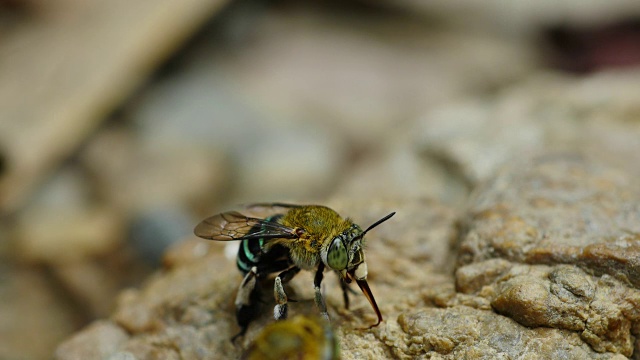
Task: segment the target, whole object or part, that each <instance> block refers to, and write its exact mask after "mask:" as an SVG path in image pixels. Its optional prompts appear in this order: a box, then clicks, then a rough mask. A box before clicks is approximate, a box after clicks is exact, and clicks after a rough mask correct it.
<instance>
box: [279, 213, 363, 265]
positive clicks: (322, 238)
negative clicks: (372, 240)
mask: <svg viewBox="0 0 640 360" xmlns="http://www.w3.org/2000/svg"><path fill="white" fill-rule="evenodd" d="M282 224H283V225H285V226H288V227H291V228H294V229H295V228H299V229H304V233H303V234H302V235H301V236H300V239H297V240H294V241H289V242H288V243H286V246H287V247H288V248H289V250H290V253H291V257H292V259H293V260H294V262H296V263H297V264H298V266H300V267H302V268H306V269H310V268H314V267H315V266H316V265H317V264H318V263H319V262H320V251H321V250H322V248H323V247H325V246H328V245H329V243H330V242H331V240H332V239H333V238H334V237H336V236H338V235H339V234H340V233H342V232H343V231H346V230H347V229H349V228H350V227H351V225H353V222H352V221H351V220H350V219H345V218H342V217H341V216H340V215H339V214H338V213H337V212H335V211H334V210H332V209H330V208H328V207H326V206H318V205H309V206H301V207H299V208H293V209H291V210H290V211H289V212H287V213H286V214H285V216H284V217H283V218H282Z"/></svg>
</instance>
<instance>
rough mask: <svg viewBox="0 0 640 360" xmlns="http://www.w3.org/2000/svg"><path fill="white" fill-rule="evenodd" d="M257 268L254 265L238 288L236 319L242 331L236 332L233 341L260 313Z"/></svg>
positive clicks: (242, 333)
mask: <svg viewBox="0 0 640 360" xmlns="http://www.w3.org/2000/svg"><path fill="white" fill-rule="evenodd" d="M257 278H258V274H257V268H256V267H255V266H254V267H252V268H251V270H249V272H248V273H247V275H245V277H244V279H242V282H241V283H240V287H239V288H238V294H237V295H236V302H235V304H236V321H237V322H238V326H240V332H239V333H238V334H236V335H235V336H234V337H233V338H231V341H234V340H235V339H236V338H238V337H239V336H242V335H244V333H245V332H246V331H247V328H248V327H249V323H250V322H251V321H252V320H253V319H255V317H256V316H257V315H258V313H259V310H260V309H259V307H260V305H259V304H258V298H259V294H258V288H259V287H256V283H257V281H258V279H257Z"/></svg>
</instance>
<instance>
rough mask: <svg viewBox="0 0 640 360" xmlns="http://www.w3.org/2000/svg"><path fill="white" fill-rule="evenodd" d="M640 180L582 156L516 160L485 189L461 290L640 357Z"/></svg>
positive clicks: (472, 218) (479, 193) (479, 196)
mask: <svg viewBox="0 0 640 360" xmlns="http://www.w3.org/2000/svg"><path fill="white" fill-rule="evenodd" d="M638 189H640V187H639V186H638V185H637V183H636V179H634V178H631V177H629V176H628V175H626V174H625V173H622V172H619V171H616V170H614V169H611V168H609V167H606V166H603V165H599V164H598V163H595V162H592V161H589V160H588V159H586V158H584V157H581V156H558V155H547V156H544V157H540V158H537V159H536V160H533V161H530V162H519V163H514V164H512V165H510V166H507V167H506V168H505V169H503V171H501V172H500V173H499V174H498V175H497V176H496V177H495V178H494V179H492V180H491V181H489V182H487V183H486V184H485V185H484V186H481V187H480V188H478V189H476V193H475V195H476V196H475V197H474V198H473V199H472V200H471V203H470V206H469V212H468V218H467V219H466V221H465V225H464V227H465V228H466V232H465V234H464V235H463V241H462V243H461V245H460V254H459V263H460V264H461V267H459V268H458V269H457V271H456V276H457V285H458V290H460V291H461V292H463V293H466V294H477V295H479V296H482V297H485V298H487V299H489V300H490V301H491V306H492V307H493V308H494V309H495V310H496V311H497V312H499V313H501V314H504V315H507V316H509V317H511V318H513V319H514V320H516V321H518V322H519V323H521V324H523V325H526V326H529V327H552V328H557V329H564V330H571V331H575V332H576V333H577V334H579V335H580V338H581V339H583V340H584V341H585V342H586V343H588V344H589V345H590V346H591V347H592V348H593V349H594V350H596V351H598V352H602V353H604V352H611V353H619V354H623V355H625V356H631V355H632V354H633V350H634V346H637V345H635V342H636V340H635V338H636V336H638V326H639V325H638V324H639V322H640V316H639V315H640V311H639V310H638V309H640V307H639V305H640V290H639V289H638V288H639V287H640V283H639V282H638V281H639V280H638V279H640V273H639V272H638V271H639V269H640V268H639V266H638V265H639V260H638V259H639V256H640V253H639V252H638V250H639V249H640V248H639V247H638V234H640V227H638V226H639V225H638V224H640V207H638V203H639V201H640V192H639V191H638Z"/></svg>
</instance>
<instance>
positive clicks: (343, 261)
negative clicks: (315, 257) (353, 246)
mask: <svg viewBox="0 0 640 360" xmlns="http://www.w3.org/2000/svg"><path fill="white" fill-rule="evenodd" d="M348 260H349V259H348V257H347V248H346V247H345V246H344V243H343V242H342V238H341V237H337V238H335V239H333V241H331V245H329V250H328V252H327V265H329V267H330V268H332V269H333V270H342V269H345V268H346V267H347V261H348Z"/></svg>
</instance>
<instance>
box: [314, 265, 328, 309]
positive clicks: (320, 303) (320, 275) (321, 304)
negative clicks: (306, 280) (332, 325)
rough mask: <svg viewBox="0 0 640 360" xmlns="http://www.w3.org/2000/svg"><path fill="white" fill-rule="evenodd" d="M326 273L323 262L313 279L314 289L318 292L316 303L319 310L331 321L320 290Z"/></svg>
mask: <svg viewBox="0 0 640 360" xmlns="http://www.w3.org/2000/svg"><path fill="white" fill-rule="evenodd" d="M323 271H324V264H323V263H322V262H321V263H320V265H318V270H317V271H316V276H315V277H314V278H313V289H314V290H315V292H316V296H315V298H314V299H315V302H316V306H317V307H318V309H320V315H322V316H323V317H324V318H325V319H327V320H329V313H327V305H326V304H325V303H324V299H323V298H322V292H321V289H320V284H321V283H322V278H323V277H324V275H323Z"/></svg>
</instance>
